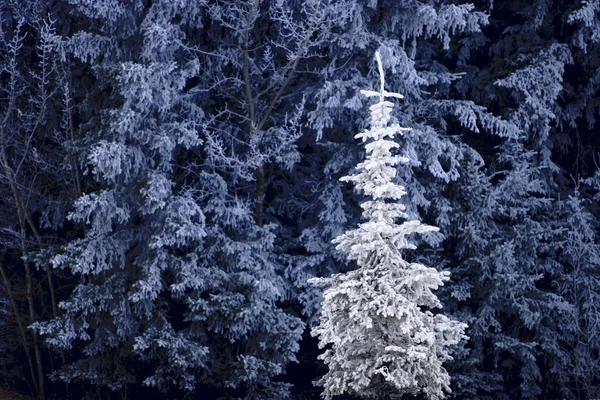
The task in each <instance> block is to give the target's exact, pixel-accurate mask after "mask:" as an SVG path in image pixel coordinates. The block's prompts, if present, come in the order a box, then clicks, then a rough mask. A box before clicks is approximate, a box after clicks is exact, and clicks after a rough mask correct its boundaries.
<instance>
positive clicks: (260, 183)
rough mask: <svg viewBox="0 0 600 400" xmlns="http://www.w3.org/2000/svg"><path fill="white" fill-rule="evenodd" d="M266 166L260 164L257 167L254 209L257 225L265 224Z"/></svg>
mask: <svg viewBox="0 0 600 400" xmlns="http://www.w3.org/2000/svg"><path fill="white" fill-rule="evenodd" d="M264 198H265V166H264V165H260V166H259V167H258V168H257V169H256V200H255V203H254V204H255V209H254V219H255V221H256V225H258V226H263V224H264V221H263V219H264V217H263V216H264V212H265V210H264V207H265V202H264Z"/></svg>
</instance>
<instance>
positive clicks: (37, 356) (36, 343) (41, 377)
mask: <svg viewBox="0 0 600 400" xmlns="http://www.w3.org/2000/svg"><path fill="white" fill-rule="evenodd" d="M21 219H22V218H21ZM22 222H23V223H24V222H25V221H22ZM21 235H22V236H21V251H22V253H23V257H24V258H25V259H24V261H23V264H24V266H25V278H26V280H27V303H28V305H29V321H30V323H34V322H36V320H37V318H36V315H35V303H34V298H33V276H32V274H31V267H30V265H29V261H28V260H27V254H28V253H27V243H25V229H24V228H21ZM33 351H34V353H35V362H36V366H37V374H38V398H40V399H44V398H45V397H46V393H45V388H44V366H43V364H42V353H41V351H40V345H39V339H38V334H37V332H36V331H33Z"/></svg>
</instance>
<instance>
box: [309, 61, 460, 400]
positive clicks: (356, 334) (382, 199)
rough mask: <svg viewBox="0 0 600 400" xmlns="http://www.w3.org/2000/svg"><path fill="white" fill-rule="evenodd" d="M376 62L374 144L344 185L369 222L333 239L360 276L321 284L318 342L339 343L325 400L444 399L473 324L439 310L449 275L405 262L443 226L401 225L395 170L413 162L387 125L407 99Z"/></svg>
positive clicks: (329, 361) (330, 359)
mask: <svg viewBox="0 0 600 400" xmlns="http://www.w3.org/2000/svg"><path fill="white" fill-rule="evenodd" d="M376 58H377V63H378V66H379V73H380V75H381V87H380V90H379V91H378V92H375V91H371V90H361V93H362V94H363V95H365V96H367V97H372V96H376V97H378V99H379V101H378V102H377V103H376V104H374V105H372V106H371V107H370V109H371V126H370V128H369V129H367V130H365V131H363V132H361V133H359V134H358V135H356V136H355V138H357V139H362V141H363V142H366V141H369V142H368V143H367V144H366V146H365V150H366V153H367V157H366V159H365V161H364V162H361V163H359V164H358V165H357V168H358V171H359V173H358V174H356V175H351V176H347V177H344V178H342V180H343V181H349V182H353V183H354V185H355V187H356V189H357V190H359V191H361V192H363V193H364V194H365V195H366V196H367V197H368V198H370V199H369V200H367V201H364V202H363V203H362V204H361V207H362V208H363V217H364V218H365V219H366V222H364V223H361V224H360V225H359V227H358V228H356V229H353V230H350V231H347V232H345V233H344V234H342V235H341V236H338V237H337V238H336V239H335V240H334V243H336V244H337V248H338V250H340V251H342V252H344V253H346V254H347V255H348V260H350V261H355V262H356V264H357V266H358V268H357V269H355V270H353V271H350V272H346V273H340V274H336V275H333V276H332V277H330V278H320V279H313V281H314V282H315V283H318V284H320V285H324V286H326V287H327V289H326V290H325V292H324V294H323V305H322V310H321V317H320V323H319V324H318V325H317V326H315V327H314V328H313V330H312V334H313V335H315V336H319V343H320V344H319V347H320V348H324V347H327V346H329V345H331V347H330V348H327V349H326V350H325V352H324V353H323V354H322V355H321V356H320V357H319V358H321V359H322V360H323V361H324V362H325V364H326V365H327V367H328V368H329V371H328V372H327V374H326V375H325V376H324V377H323V378H322V379H321V380H320V381H319V383H320V384H321V385H323V386H324V388H325V390H324V393H323V397H324V398H326V399H330V398H332V397H333V396H335V395H339V394H342V393H346V392H349V393H354V394H359V395H361V396H364V397H369V398H382V397H389V396H394V395H401V394H416V393H418V392H420V391H422V392H423V393H425V394H426V395H427V397H428V398H430V399H439V398H443V397H445V393H444V392H448V391H450V378H449V376H448V374H447V372H446V370H445V369H444V367H443V366H442V363H443V362H444V361H447V360H449V359H451V356H450V351H451V348H452V347H453V346H456V345H457V344H458V343H459V342H460V341H461V340H463V339H465V338H466V336H465V335H464V329H465V328H466V325H465V324H463V323H460V322H458V321H454V320H452V319H449V318H448V317H446V316H444V315H442V314H433V312H432V311H431V310H432V309H434V308H438V307H441V303H440V302H439V300H438V299H437V297H436V296H435V295H434V294H433V291H434V290H436V289H437V288H438V287H440V286H441V285H443V282H444V281H447V280H448V275H449V273H448V272H447V271H443V272H439V271H437V270H436V269H434V268H428V267H426V266H424V265H422V264H419V263H412V262H409V261H406V260H405V257H404V256H403V254H402V252H403V251H405V249H414V248H415V246H414V244H412V243H410V242H409V240H408V238H407V236H409V235H411V234H414V233H425V232H430V231H437V230H438V228H436V227H433V226H429V225H424V224H421V223H420V222H419V221H416V220H406V221H404V222H402V223H401V224H398V223H397V222H396V220H397V219H398V218H404V219H407V218H408V215H407V214H406V213H405V207H404V205H402V203H400V202H399V200H400V199H401V198H402V197H403V196H404V195H405V194H406V191H405V189H404V188H403V187H402V186H400V185H398V184H395V183H394V182H393V178H394V177H395V175H396V169H395V166H396V165H397V164H398V163H406V162H408V159H406V158H404V157H400V156H393V155H392V152H391V150H392V149H394V148H397V147H399V146H398V144H397V143H396V142H395V141H393V138H394V135H395V134H396V133H399V132H402V131H405V130H407V129H405V128H401V127H400V126H399V125H398V124H392V125H388V122H389V120H390V114H391V111H392V107H393V103H391V102H390V101H388V100H387V98H390V97H395V98H402V96H401V95H399V94H397V93H390V92H387V91H386V90H385V89H384V84H385V79H384V73H383V67H382V64H381V58H380V55H379V53H376Z"/></svg>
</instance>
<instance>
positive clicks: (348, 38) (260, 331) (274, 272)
mask: <svg viewBox="0 0 600 400" xmlns="http://www.w3.org/2000/svg"><path fill="white" fill-rule="evenodd" d="M599 17H600V1H599V0H585V1H579V0H575V1H556V0H529V1H523V0H502V1H493V0H489V1H473V2H471V3H463V2H458V1H438V0H335V1H334V0H0V22H1V24H0V27H1V30H0V204H1V206H0V221H1V222H0V274H1V277H2V282H1V283H2V284H1V285H0V387H6V388H10V389H13V390H17V391H20V392H23V393H28V394H30V395H32V396H35V397H39V398H56V399H69V398H73V399H75V398H77V399H79V398H89V399H125V398H132V399H135V398H140V397H142V396H145V398H161V399H183V398H188V397H189V398H203V399H204V398H206V399H244V398H245V399H249V400H257V399H270V400H271V399H284V398H291V399H298V400H300V399H317V398H319V394H320V390H321V389H320V388H318V387H315V386H313V385H312V381H313V380H316V379H318V378H319V377H320V376H321V375H323V374H324V373H325V366H324V365H322V364H321V362H320V361H318V360H317V356H318V354H319V353H320V352H321V350H319V349H318V348H317V342H316V340H315V339H314V338H311V336H310V333H309V332H310V327H311V326H313V325H314V324H315V323H316V321H317V318H318V313H319V309H320V299H321V297H320V296H321V290H322V289H321V288H319V287H316V286H314V285H311V284H309V283H307V280H308V279H310V278H313V277H325V276H329V275H331V274H333V273H337V272H343V271H348V270H350V269H352V268H353V265H352V264H351V263H348V262H347V261H346V258H345V256H344V255H343V254H341V253H339V252H338V251H337V250H336V249H335V246H334V245H333V244H331V240H332V239H333V238H335V237H336V236H338V235H339V234H341V233H343V232H344V231H345V230H346V229H350V228H352V227H355V226H356V225H357V223H358V222H359V221H360V207H359V204H360V202H361V196H360V194H358V193H354V192H353V191H352V187H351V186H350V185H348V184H346V183H343V182H340V181H339V178H340V177H342V176H344V175H347V174H349V173H352V170H353V168H354V166H355V165H356V164H357V162H359V161H360V160H362V159H363V157H364V145H363V144H362V143H361V142H359V141H358V140H355V139H354V135H355V134H356V133H358V132H360V130H361V129H363V128H364V127H365V126H367V124H368V106H369V105H370V103H369V101H368V100H367V99H366V98H364V97H362V96H361V95H360V93H359V90H360V89H376V88H377V85H378V79H379V78H378V73H377V68H376V65H375V64H374V62H373V55H374V53H375V51H376V50H379V52H380V53H381V56H382V59H383V65H384V68H385V71H386V79H387V86H388V90H390V91H394V92H398V93H402V94H403V95H404V96H405V98H404V99H403V100H402V101H399V102H398V104H397V106H396V107H395V108H394V115H393V118H394V121H395V122H398V123H400V125H401V126H404V127H410V128H412V130H411V131H410V132H407V133H406V134H404V135H403V136H402V137H399V138H398V139H397V140H398V143H399V144H400V149H399V150H398V153H399V154H402V155H406V156H407V157H408V158H410V160H411V162H410V163H409V164H408V167H407V166H400V167H399V168H398V174H397V181H398V183H399V184H402V185H403V186H405V187H406V188H407V190H408V194H407V196H406V199H405V200H404V203H405V204H406V205H407V213H408V214H409V215H410V216H411V217H412V218H413V219H419V220H422V221H423V222H426V223H430V224H433V225H436V226H438V227H439V228H440V232H439V233H431V234H428V235H425V236H424V237H423V238H422V239H419V241H418V243H419V247H418V250H415V251H413V252H411V253H409V254H407V255H406V256H407V257H408V258H409V259H411V260H415V261H419V262H422V263H423V264H425V265H428V266H432V267H435V268H437V269H440V270H448V271H450V272H451V280H450V282H448V283H447V284H446V285H445V286H444V287H443V288H442V289H441V290H440V291H438V295H439V296H440V298H441V300H442V303H443V304H444V309H443V312H444V313H445V314H447V315H451V316H452V317H453V318H455V319H458V320H461V321H463V322H466V323H467V324H468V325H469V328H468V330H467V334H468V336H469V338H470V339H469V340H468V341H467V342H466V343H465V345H464V346H463V347H461V348H459V349H457V350H456V352H455V357H454V360H453V361H451V362H449V363H447V364H446V366H447V369H448V371H449V372H450V375H451V377H452V388H453V393H452V394H451V397H454V398H457V399H483V400H486V399H490V400H491V399H494V400H496V399H497V400H501V399H516V398H522V399H546V400H550V399H559V398H560V399H566V398H568V399H592V398H600V380H599V378H598V377H600V353H599V352H600V335H599V334H598V332H599V330H600V247H599V242H598V235H599V234H600V231H599V228H600V227H599V224H598V222H599V221H598V216H599V215H598V214H599V212H600V210H599V208H598V201H599V200H600V169H599V168H600V152H599V146H600V137H599V136H598V134H597V132H598V125H597V121H596V120H597V118H598V116H599V114H600V98H599V93H600V92H599V88H600V19H599ZM415 240H417V239H415Z"/></svg>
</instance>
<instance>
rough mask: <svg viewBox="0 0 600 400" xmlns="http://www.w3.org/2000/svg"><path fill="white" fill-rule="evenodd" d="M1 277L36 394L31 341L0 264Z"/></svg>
mask: <svg viewBox="0 0 600 400" xmlns="http://www.w3.org/2000/svg"><path fill="white" fill-rule="evenodd" d="M0 275H2V280H3V281H4V286H5V287H6V292H7V293H8V298H9V300H10V304H11V306H12V309H13V313H14V314H15V319H16V320H17V325H18V327H19V333H20V335H21V342H22V345H23V350H25V356H26V357H27V363H28V365H29V374H30V375H31V381H32V383H33V387H34V390H35V392H36V393H38V392H39V388H38V383H37V378H36V375H35V372H34V369H33V360H32V359H31V353H30V352H29V341H28V340H27V331H26V330H25V326H24V325H23V319H22V318H21V313H20V312H19V307H18V306H17V301H16V299H15V296H14V294H13V292H12V288H11V286H10V281H9V279H8V275H7V273H6V269H5V268H4V264H2V263H0Z"/></svg>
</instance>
